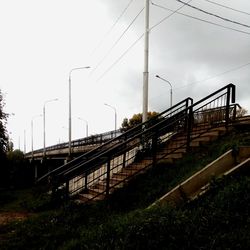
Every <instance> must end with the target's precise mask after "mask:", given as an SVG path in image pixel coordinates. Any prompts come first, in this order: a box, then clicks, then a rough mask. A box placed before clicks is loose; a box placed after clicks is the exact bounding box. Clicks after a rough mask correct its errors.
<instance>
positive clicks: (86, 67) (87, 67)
mask: <svg viewBox="0 0 250 250" xmlns="http://www.w3.org/2000/svg"><path fill="white" fill-rule="evenodd" d="M89 68H90V67H89V66H85V67H78V68H73V69H71V70H70V72H69V157H70V156H71V133H72V131H71V123H72V122H71V74H72V72H73V71H74V70H80V69H89Z"/></svg>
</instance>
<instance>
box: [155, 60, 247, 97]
mask: <svg viewBox="0 0 250 250" xmlns="http://www.w3.org/2000/svg"><path fill="white" fill-rule="evenodd" d="M248 65H250V62H248V63H245V64H242V65H240V66H236V67H234V68H231V69H229V70H226V71H224V72H222V73H219V74H216V75H214V76H210V77H208V78H206V79H203V80H199V81H196V82H192V83H188V84H185V85H182V86H179V87H175V88H173V90H179V89H183V88H186V87H188V86H190V85H194V84H199V83H202V82H206V81H209V80H212V79H214V78H217V77H219V76H222V75H225V74H228V73H230V72H233V71H236V70H239V69H241V68H244V67H246V66H248ZM160 96H162V95H157V96H154V97H151V98H150V100H151V101H152V100H153V99H155V98H159V97H160Z"/></svg>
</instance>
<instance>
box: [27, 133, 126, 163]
mask: <svg viewBox="0 0 250 250" xmlns="http://www.w3.org/2000/svg"><path fill="white" fill-rule="evenodd" d="M121 133H122V132H121V129H117V130H112V131H109V132H105V133H101V134H95V135H90V136H87V137H84V138H81V139H77V140H73V141H72V142H71V147H72V148H78V147H83V146H87V145H99V144H103V143H105V142H107V141H109V140H111V139H113V138H115V137H117V136H119V135H121ZM68 147H69V143H68V142H64V143H58V144H56V145H52V146H49V147H46V152H48V151H54V150H62V149H66V148H68ZM43 151H44V149H43V148H40V149H37V150H34V151H33V155H36V154H39V153H43ZM25 157H26V158H29V157H32V152H28V153H26V154H25Z"/></svg>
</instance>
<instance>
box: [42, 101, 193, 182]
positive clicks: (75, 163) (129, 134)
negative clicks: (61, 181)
mask: <svg viewBox="0 0 250 250" xmlns="http://www.w3.org/2000/svg"><path fill="white" fill-rule="evenodd" d="M192 103H193V100H192V99H191V98H186V99H185V100H183V101H181V102H179V103H177V104H176V105H174V106H173V107H171V108H169V109H167V110H165V111H164V112H162V113H160V114H158V115H157V116H155V117H154V118H152V119H150V120H149V121H147V122H145V123H142V124H139V125H137V126H135V127H133V128H132V129H130V130H128V131H126V132H124V133H122V134H121V135H119V136H117V137H115V138H113V139H111V140H109V141H107V142H106V143H104V144H102V145H100V146H99V147H97V148H95V149H93V150H90V151H88V152H86V153H85V154H82V155H81V156H79V157H77V158H75V159H73V160H72V161H70V162H68V163H66V164H64V165H62V166H60V167H58V168H56V169H54V170H52V171H51V172H50V173H47V174H46V175H44V176H42V177H41V178H39V179H38V180H37V181H38V182H40V181H42V180H44V179H46V178H48V177H49V176H59V175H61V176H62V175H63V174H64V172H65V171H67V172H68V171H70V170H71V169H77V168H78V167H81V166H83V165H84V163H85V162H88V161H89V160H93V159H94V158H95V157H97V156H99V155H100V154H103V152H106V151H107V150H110V149H112V148H114V147H115V146H117V145H120V144H123V142H126V141H127V140H128V139H129V138H133V137H134V136H135V135H138V133H139V132H141V131H142V127H144V128H147V127H150V126H151V125H152V124H154V123H155V122H157V121H158V120H162V119H168V118H169V117H171V116H174V115H175V114H176V113H179V112H180V111H181V110H184V109H186V108H187V107H188V106H190V105H191V104H192Z"/></svg>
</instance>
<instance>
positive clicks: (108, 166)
mask: <svg viewBox="0 0 250 250" xmlns="http://www.w3.org/2000/svg"><path fill="white" fill-rule="evenodd" d="M109 185H110V158H109V159H108V162H107V178H106V196H108V195H109Z"/></svg>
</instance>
